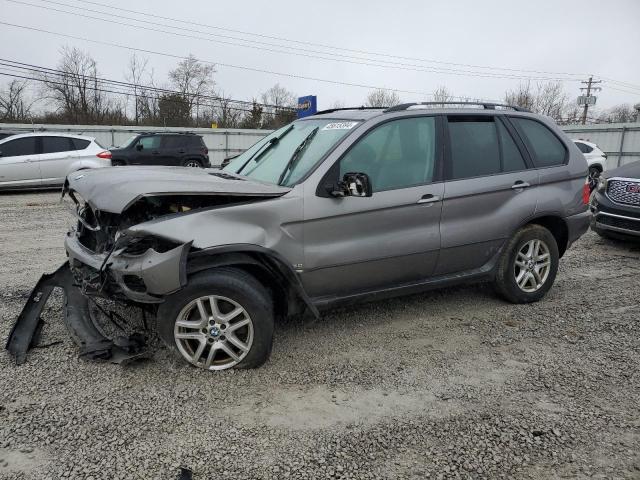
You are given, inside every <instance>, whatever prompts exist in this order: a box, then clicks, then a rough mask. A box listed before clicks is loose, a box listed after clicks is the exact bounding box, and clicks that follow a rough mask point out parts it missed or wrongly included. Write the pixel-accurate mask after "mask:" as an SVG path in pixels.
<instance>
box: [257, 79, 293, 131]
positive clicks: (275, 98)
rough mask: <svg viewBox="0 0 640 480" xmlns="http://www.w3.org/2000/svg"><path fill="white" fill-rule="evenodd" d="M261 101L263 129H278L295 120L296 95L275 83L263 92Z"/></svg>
mask: <svg viewBox="0 0 640 480" xmlns="http://www.w3.org/2000/svg"><path fill="white" fill-rule="evenodd" d="M260 98H261V99H262V103H263V104H264V106H263V114H262V127H263V128H278V127H281V126H283V125H286V124H287V123H289V122H291V121H293V120H295V118H296V112H295V107H296V95H295V94H293V93H292V92H290V91H289V90H287V89H286V88H284V87H282V86H281V85H280V84H278V83H276V84H275V85H274V86H273V87H271V88H270V89H269V90H267V91H266V92H264V93H263V94H262V95H261V96H260Z"/></svg>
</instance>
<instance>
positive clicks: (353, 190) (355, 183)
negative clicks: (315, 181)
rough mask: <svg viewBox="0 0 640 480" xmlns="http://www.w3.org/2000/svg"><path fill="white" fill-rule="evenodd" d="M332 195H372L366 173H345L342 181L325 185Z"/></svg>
mask: <svg viewBox="0 0 640 480" xmlns="http://www.w3.org/2000/svg"><path fill="white" fill-rule="evenodd" d="M325 188H326V189H327V193H329V195H331V196H332V197H370V196H371V195H373V189H372V188H371V180H370V179H369V175H367V174H366V173H352V172H350V173H345V174H344V176H343V177H342V181H341V182H338V183H331V184H327V185H326V186H325Z"/></svg>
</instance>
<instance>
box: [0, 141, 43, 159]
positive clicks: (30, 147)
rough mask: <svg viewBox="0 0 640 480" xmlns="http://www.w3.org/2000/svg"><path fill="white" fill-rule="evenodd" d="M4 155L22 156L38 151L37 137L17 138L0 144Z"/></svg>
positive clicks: (0, 150) (0, 149)
mask: <svg viewBox="0 0 640 480" xmlns="http://www.w3.org/2000/svg"><path fill="white" fill-rule="evenodd" d="M0 152H2V156H3V157H21V156H25V155H35V154H37V153H38V145H37V137H24V138H16V139H15V140H11V141H9V142H7V143H3V144H2V145H0Z"/></svg>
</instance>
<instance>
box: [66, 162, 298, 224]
mask: <svg viewBox="0 0 640 480" xmlns="http://www.w3.org/2000/svg"><path fill="white" fill-rule="evenodd" d="M67 182H68V186H65V188H68V189H70V190H74V191H76V192H78V194H80V196H81V197H82V198H83V199H84V200H85V201H86V202H88V203H89V205H90V206H91V208H93V209H94V210H101V211H105V212H111V213H122V211H123V210H125V209H126V208H127V206H129V205H131V204H132V203H133V202H135V201H136V200H137V199H138V198H140V197H144V196H147V195H149V196H157V195H167V194H169V195H181V194H185V195H239V196H259V197H279V196H281V195H284V194H285V193H287V192H289V191H290V190H291V189H290V188H288V187H280V186H277V185H273V184H271V183H265V182H259V181H255V180H251V179H249V178H247V177H242V176H240V175H235V174H230V173H227V172H223V171H221V170H218V169H214V168H207V169H202V168H186V167H160V166H149V167H130V166H127V167H111V168H99V169H95V170H82V171H78V172H74V173H72V174H70V175H69V176H68V177H67Z"/></svg>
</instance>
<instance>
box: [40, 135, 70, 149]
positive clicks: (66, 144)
mask: <svg viewBox="0 0 640 480" xmlns="http://www.w3.org/2000/svg"><path fill="white" fill-rule="evenodd" d="M75 149H76V148H75V147H74V145H73V143H72V142H71V139H69V138H68V137H42V153H61V152H70V151H72V150H75Z"/></svg>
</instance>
